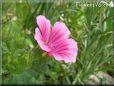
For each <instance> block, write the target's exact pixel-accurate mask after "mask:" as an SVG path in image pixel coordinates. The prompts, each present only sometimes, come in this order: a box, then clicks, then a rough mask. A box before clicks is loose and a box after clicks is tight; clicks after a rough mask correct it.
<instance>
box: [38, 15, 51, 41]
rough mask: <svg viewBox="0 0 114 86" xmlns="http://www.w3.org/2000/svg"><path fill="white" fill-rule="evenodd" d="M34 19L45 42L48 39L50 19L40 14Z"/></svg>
mask: <svg viewBox="0 0 114 86" xmlns="http://www.w3.org/2000/svg"><path fill="white" fill-rule="evenodd" d="M36 20H37V24H38V27H39V29H40V32H41V35H42V38H43V40H44V41H45V42H46V41H48V39H49V36H50V32H51V27H50V21H49V20H48V19H47V18H46V17H45V16H41V15H40V16H37V17H36Z"/></svg>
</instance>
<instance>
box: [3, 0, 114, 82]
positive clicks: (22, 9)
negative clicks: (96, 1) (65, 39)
mask: <svg viewBox="0 0 114 86" xmlns="http://www.w3.org/2000/svg"><path fill="white" fill-rule="evenodd" d="M106 3H110V1H109V0H108V1H107V2H106ZM112 6H113V5H112ZM38 15H44V16H46V17H47V18H48V19H50V21H51V24H52V25H53V24H54V22H56V21H63V22H64V23H65V24H66V25H67V26H68V28H69V29H70V31H71V37H72V38H73V39H75V40H76V41H77V42H78V49H79V51H78V56H77V61H76V63H74V64H66V63H64V62H59V61H56V60H55V59H53V58H50V57H49V56H46V57H43V56H42V53H43V51H42V50H41V49H40V47H39V45H38V44H37V42H36V41H35V39H34V31H35V28H36V26H37V24H36V16H38ZM113 17H114V9H113V8H111V7H110V6H107V5H104V4H100V6H95V5H94V6H86V5H84V3H83V4H78V5H77V4H76V3H72V2H69V3H64V1H57V2H33V1H32V0H31V1H30V0H24V2H23V1H22V0H20V1H18V2H10V1H8V0H5V1H4V2H2V84H114V79H113V78H114V58H113V56H114V55H113V43H114V41H113V30H112V28H113V26H114V23H113V22H114V21H113Z"/></svg>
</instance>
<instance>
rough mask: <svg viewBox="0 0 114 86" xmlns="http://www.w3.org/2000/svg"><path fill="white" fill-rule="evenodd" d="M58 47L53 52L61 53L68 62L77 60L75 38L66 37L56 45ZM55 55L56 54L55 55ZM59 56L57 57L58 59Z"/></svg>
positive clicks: (60, 55)
mask: <svg viewBox="0 0 114 86" xmlns="http://www.w3.org/2000/svg"><path fill="white" fill-rule="evenodd" d="M55 47H56V49H55V50H53V51H52V52H53V53H55V54H58V55H59V58H60V57H61V58H62V59H63V60H64V61H65V62H66V63H68V62H75V61H76V56H77V53H78V47H77V43H76V41H75V40H73V39H65V40H64V41H62V42H61V43H58V44H56V45H55ZM54 57H55V56H54ZM56 58H57V57H55V59H56Z"/></svg>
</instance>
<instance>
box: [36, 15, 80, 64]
mask: <svg viewBox="0 0 114 86" xmlns="http://www.w3.org/2000/svg"><path fill="white" fill-rule="evenodd" d="M36 20H37V24H38V27H36V29H35V35H34V37H35V40H36V41H37V43H38V44H39V45H40V47H41V49H42V50H44V51H46V52H47V53H48V55H49V56H53V57H54V58H55V59H56V60H58V61H61V60H63V61H64V62H66V63H69V62H70V63H74V62H75V61H76V56H77V53H78V47H77V42H76V41H75V40H73V39H72V38H69V36H70V31H69V29H68V28H67V26H66V25H65V24H64V23H63V22H56V23H55V24H54V26H53V27H52V29H51V25H50V21H49V20H48V19H47V18H46V17H45V16H41V15H40V16H37V18H36Z"/></svg>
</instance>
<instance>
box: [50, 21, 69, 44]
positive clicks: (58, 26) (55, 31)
mask: <svg viewBox="0 0 114 86" xmlns="http://www.w3.org/2000/svg"><path fill="white" fill-rule="evenodd" d="M69 35H70V31H69V29H68V28H67V26H66V25H65V24H64V23H63V22H56V23H55V24H54V26H53V28H52V32H51V35H50V38H49V44H50V43H52V44H54V42H56V41H57V40H59V39H60V40H61V39H64V38H65V39H66V38H69Z"/></svg>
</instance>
